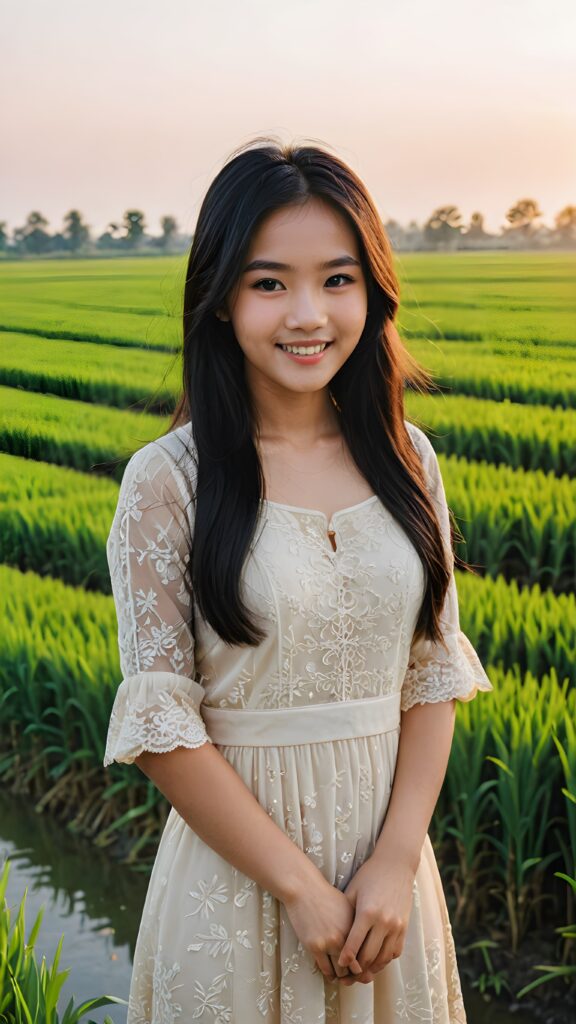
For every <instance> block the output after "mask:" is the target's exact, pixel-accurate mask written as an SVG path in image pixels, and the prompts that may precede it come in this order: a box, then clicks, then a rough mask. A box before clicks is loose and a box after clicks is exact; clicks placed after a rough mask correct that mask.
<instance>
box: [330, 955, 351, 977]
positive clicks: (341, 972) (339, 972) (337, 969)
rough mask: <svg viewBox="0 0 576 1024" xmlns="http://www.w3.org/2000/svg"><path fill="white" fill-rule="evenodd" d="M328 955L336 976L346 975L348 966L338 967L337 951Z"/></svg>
mask: <svg viewBox="0 0 576 1024" xmlns="http://www.w3.org/2000/svg"><path fill="white" fill-rule="evenodd" d="M329 956H330V961H331V963H332V968H333V970H334V973H335V974H336V977H337V978H345V977H346V976H347V975H348V968H347V967H340V964H339V963H338V953H330V954H329Z"/></svg>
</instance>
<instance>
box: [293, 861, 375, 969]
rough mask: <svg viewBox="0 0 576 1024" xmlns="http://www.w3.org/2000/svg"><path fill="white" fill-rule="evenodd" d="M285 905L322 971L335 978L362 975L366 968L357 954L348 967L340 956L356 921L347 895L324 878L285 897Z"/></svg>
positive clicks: (297, 930)
mask: <svg viewBox="0 0 576 1024" xmlns="http://www.w3.org/2000/svg"><path fill="white" fill-rule="evenodd" d="M283 902H284V906H285V907H286V912H287V914H288V917H289V918H290V923H291V925H292V927H293V929H294V931H295V932H296V935H297V937H298V938H299V939H300V942H301V943H302V945H303V946H304V948H305V949H307V950H308V952H309V953H311V954H312V956H313V957H314V959H315V960H316V963H317V964H318V967H319V968H320V970H321V971H322V974H323V975H324V976H325V977H326V978H328V979H329V980H330V981H333V980H334V979H335V978H345V977H349V976H350V972H353V973H356V974H360V973H361V971H362V968H361V967H360V964H359V963H357V961H356V958H355V957H354V956H351V957H348V958H347V963H346V966H344V967H341V966H340V965H338V957H339V955H340V952H341V950H342V947H343V945H344V940H345V938H346V936H347V935H348V933H349V931H350V928H351V926H352V922H353V920H354V909H353V907H352V905H351V903H350V900H349V899H348V897H347V896H345V895H344V893H343V892H341V890H340V889H337V888H336V887H335V886H333V885H330V883H329V882H328V881H327V880H326V879H325V878H323V877H321V878H320V879H319V880H318V881H317V883H315V885H314V887H313V889H312V890H311V889H310V886H307V888H306V890H302V891H301V892H299V893H298V894H297V895H293V896H290V897H289V898H287V899H285V900H284V901H283Z"/></svg>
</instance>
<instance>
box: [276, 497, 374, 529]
mask: <svg viewBox="0 0 576 1024" xmlns="http://www.w3.org/2000/svg"><path fill="white" fill-rule="evenodd" d="M376 500H379V498H378V495H377V494H371V495H370V496H369V497H368V498H364V500H363V501H357V502H356V504H355V505H347V506H346V507H345V508H339V509H337V510H336V512H333V513H332V516H331V518H330V519H328V516H327V515H326V513H325V512H322V510H321V509H319V508H304V506H302V505H286V504H285V503H284V502H282V501H270V499H269V498H261V499H260V501H261V503H262V504H263V505H267V506H268V507H270V508H281V509H284V510H285V511H286V512H302V513H305V514H306V515H308V516H320V517H321V518H322V519H323V520H324V522H325V523H326V524H327V527H328V528H329V527H330V526H331V525H332V523H333V522H334V520H335V519H337V518H338V516H343V515H347V514H348V513H349V512H356V511H357V509H360V508H363V507H364V506H365V505H369V504H371V502H373V501H376Z"/></svg>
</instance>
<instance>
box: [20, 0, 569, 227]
mask: <svg viewBox="0 0 576 1024" xmlns="http://www.w3.org/2000/svg"><path fill="white" fill-rule="evenodd" d="M0 88H1V95H2V97H3V102H2V108H3V109H2V112H1V113H0V139H1V140H2V150H3V153H2V159H1V163H0V180H1V184H2V191H1V201H0V220H6V221H7V222H8V225H9V227H10V228H14V227H16V226H18V225H20V224H22V223H24V220H25V218H26V215H27V214H28V213H29V212H30V210H32V209H39V210H41V212H43V213H44V214H45V216H47V217H48V218H49V220H50V227H51V229H52V230H56V229H58V228H59V227H60V226H61V221H62V216H63V215H64V213H65V212H66V211H67V210H69V209H70V208H72V207H77V208H78V209H80V210H81V211H82V212H83V213H84V215H85V217H86V219H87V220H88V222H89V224H90V225H91V226H92V228H93V230H94V231H95V232H97V233H99V232H100V231H102V230H104V228H105V227H106V225H107V224H108V222H109V221H111V220H121V218H122V214H123V212H124V210H125V209H127V208H128V207H133V206H136V207H139V208H141V209H143V210H144V212H145V213H146V216H147V222H148V225H149V230H150V231H151V233H158V232H159V218H160V216H162V215H163V214H167V213H170V214H173V215H175V216H176V218H177V220H178V222H179V225H180V227H181V230H184V231H188V232H189V231H192V230H193V227H194V224H195V221H196V217H197V213H198V209H199V205H200V202H201V199H202V196H203V194H204V192H205V190H206V188H207V187H208V185H209V183H210V181H211V179H212V178H213V176H214V175H215V174H216V173H217V171H218V170H219V169H220V167H221V166H222V164H223V163H224V161H225V160H226V158H227V156H228V154H229V153H230V152H231V150H232V149H234V148H235V147H236V146H238V145H239V144H241V143H243V142H245V141H247V140H248V139H250V138H252V137H253V136H255V135H258V134H263V133H268V132H271V133H273V134H275V135H277V136H279V138H280V140H281V141H290V140H292V139H300V140H304V139H306V140H310V139H312V140H315V141H317V142H319V143H320V144H327V145H328V146H330V147H332V148H333V149H334V150H335V151H336V153H337V154H338V155H339V156H341V157H343V158H344V159H345V160H347V161H348V162H349V163H350V164H351V165H352V167H354V169H355V170H356V171H357V172H358V173H359V174H360V175H361V176H362V177H363V178H364V180H365V181H366V183H367V185H368V187H369V188H370V190H371V192H372V194H373V196H374V198H375V200H376V203H377V205H378V208H379V210H380V213H381V215H382V216H383V218H384V219H387V218H388V217H394V218H396V219H397V220H399V221H401V222H402V223H407V222H408V221H409V220H410V219H411V218H415V219H416V220H418V221H420V222H422V221H423V220H425V219H426V218H427V217H428V216H429V214H430V213H431V212H432V210H433V209H434V207H436V206H438V205H440V204H444V203H448V202H454V203H456V204H457V205H458V206H459V207H460V210H461V212H462V214H463V215H464V217H465V219H467V218H468V217H469V216H470V214H471V213H472V212H473V210H476V209H478V210H481V211H482V212H483V213H484V214H485V216H486V221H487V226H488V228H489V229H490V230H494V231H496V230H498V228H499V227H500V226H501V224H502V223H504V217H505V213H506V210H507V209H508V208H509V206H510V205H511V203H512V202H514V201H515V200H516V199H519V198H523V197H525V196H533V197H534V198H536V199H537V200H538V201H539V203H540V207H541V209H542V211H543V213H544V220H545V221H546V222H547V223H551V222H552V219H553V216H554V214H555V213H557V212H558V210H559V209H560V208H561V207H562V206H564V205H565V204H566V203H569V202H570V203H573V204H576V3H575V2H574V0H481V2H478V0H465V2H464V0H437V2H432V0H287V2H286V3H278V2H276V3H275V2H274V0H212V2H211V3H208V2H207V0H206V2H204V0H202V2H200V0H163V3H162V4H160V2H159V0H96V2H90V0H3V3H2V31H1V33H0Z"/></svg>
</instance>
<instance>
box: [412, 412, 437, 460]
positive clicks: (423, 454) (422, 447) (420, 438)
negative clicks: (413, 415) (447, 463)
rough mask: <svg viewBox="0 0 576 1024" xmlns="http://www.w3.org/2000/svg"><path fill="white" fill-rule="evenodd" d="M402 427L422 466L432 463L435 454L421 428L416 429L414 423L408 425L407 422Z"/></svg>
mask: <svg viewBox="0 0 576 1024" xmlns="http://www.w3.org/2000/svg"><path fill="white" fill-rule="evenodd" d="M404 426H405V427H406V430H407V431H408V435H409V437H410V440H411V441H412V444H413V446H414V448H415V449H416V451H417V453H418V455H419V456H420V458H421V460H422V462H423V463H424V465H425V466H426V465H428V464H430V463H431V462H434V461H435V459H436V452H435V451H434V448H433V447H432V442H431V441H430V439H429V437H428V435H427V434H425V433H424V431H423V430H422V429H421V427H417V426H416V424H415V423H410V421H409V420H404Z"/></svg>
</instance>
